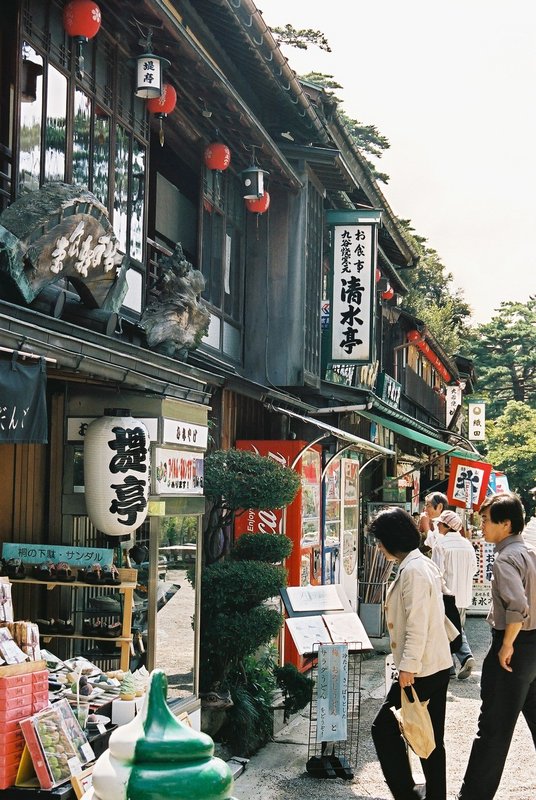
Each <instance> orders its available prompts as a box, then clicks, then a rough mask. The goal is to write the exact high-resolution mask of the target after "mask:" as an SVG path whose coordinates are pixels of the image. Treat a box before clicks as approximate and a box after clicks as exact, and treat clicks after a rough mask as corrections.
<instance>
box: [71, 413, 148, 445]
mask: <svg viewBox="0 0 536 800" xmlns="http://www.w3.org/2000/svg"><path fill="white" fill-rule="evenodd" d="M95 419H100V417H67V441H68V442H83V441H84V437H85V435H86V431H87V428H88V425H89V424H90V423H91V422H93V420H95ZM140 422H142V423H143V425H145V427H146V428H147V431H148V432H149V439H150V440H151V442H157V441H158V419H157V418H156V417H147V418H145V417H141V418H140Z"/></svg>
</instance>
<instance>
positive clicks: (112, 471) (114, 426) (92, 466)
mask: <svg viewBox="0 0 536 800" xmlns="http://www.w3.org/2000/svg"><path fill="white" fill-rule="evenodd" d="M84 484H85V494H86V509H87V514H88V517H89V519H90V520H91V523H92V524H93V525H94V526H95V528H97V530H99V531H102V532H103V533H105V534H106V535H108V536H127V535H129V534H131V533H132V532H133V531H135V530H136V529H137V528H139V527H140V525H141V524H142V522H143V521H144V520H145V517H146V516H147V510H148V506H147V503H148V500H149V488H150V441H149V432H148V430H147V428H146V427H145V425H144V424H143V422H140V420H139V419H134V417H132V416H130V411H128V410H127V409H121V408H118V409H105V411H104V416H103V417H100V418H99V419H96V420H94V421H93V422H91V423H90V424H89V425H88V428H87V431H86V435H85V439H84Z"/></svg>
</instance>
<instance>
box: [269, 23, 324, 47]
mask: <svg viewBox="0 0 536 800" xmlns="http://www.w3.org/2000/svg"><path fill="white" fill-rule="evenodd" d="M271 31H272V34H273V37H274V39H275V40H276V42H277V43H278V44H287V45H288V46H289V47H296V48H298V50H307V48H308V47H309V45H315V46H316V47H319V48H320V50H324V51H325V52H326V53H331V47H330V46H329V42H328V40H327V38H326V37H325V35H324V34H323V33H322V31H315V30H313V29H312V28H295V27H294V26H293V25H289V24H287V25H284V26H283V27H282V28H281V27H279V28H272V29H271Z"/></svg>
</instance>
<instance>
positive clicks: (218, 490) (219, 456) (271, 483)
mask: <svg viewBox="0 0 536 800" xmlns="http://www.w3.org/2000/svg"><path fill="white" fill-rule="evenodd" d="M299 488H300V477H299V475H298V474H297V473H296V472H295V471H294V470H293V469H290V468H289V467H285V466H282V465H281V464H278V463H277V462H276V461H274V460H273V458H270V457H269V456H259V455H257V454H256V453H250V452H249V451H247V450H216V451H215V452H213V453H209V455H207V457H206V458H205V495H206V496H207V497H209V498H210V499H211V500H214V501H219V500H220V498H223V505H224V506H225V507H226V508H228V509H234V510H236V509H239V508H255V509H262V508H270V509H272V508H283V507H284V506H286V505H288V504H289V503H291V502H292V501H293V500H294V498H295V497H296V495H297V493H298V489H299Z"/></svg>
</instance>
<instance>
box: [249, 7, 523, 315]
mask: <svg viewBox="0 0 536 800" xmlns="http://www.w3.org/2000/svg"><path fill="white" fill-rule="evenodd" d="M257 6H258V8H259V9H260V10H261V11H262V13H263V17H264V20H265V22H266V23H267V25H269V26H270V27H276V26H284V25H285V24H286V23H290V24H292V25H293V26H294V27H295V28H313V29H315V30H321V31H322V32H323V33H324V34H325V35H326V37H327V39H328V42H329V44H330V47H331V49H332V52H331V53H325V52H323V51H322V50H320V49H319V48H318V47H315V46H312V47H309V48H308V49H307V50H306V51H302V50H298V49H296V48H289V47H282V50H283V53H284V54H285V56H286V57H287V58H288V60H289V63H290V66H291V67H292V68H293V69H294V70H295V72H296V73H297V74H298V75H303V74H305V73H307V72H310V71H313V70H314V71H317V72H322V73H324V74H329V75H333V76H334V78H335V80H336V81H337V82H338V83H340V84H341V85H342V86H343V87H344V88H343V89H342V90H337V96H338V97H340V98H341V99H342V101H343V103H342V109H343V110H344V111H345V112H346V113H347V114H348V115H349V116H350V117H352V118H353V119H357V120H359V121H360V122H362V123H364V124H367V125H375V126H376V127H377V128H378V129H379V131H380V132H381V133H382V134H383V135H384V136H386V137H387V139H388V140H389V142H390V145H391V146H390V149H389V150H387V151H385V152H384V154H383V155H382V157H381V159H379V160H377V161H376V164H377V168H378V169H379V171H381V172H386V173H387V174H388V175H389V176H390V180H389V183H388V184H383V183H382V184H380V188H381V189H382V191H383V193H384V195H385V197H386V199H387V201H388V203H389V205H390V206H391V208H392V209H393V211H394V213H395V214H396V215H397V216H398V217H400V218H402V219H410V220H411V222H412V225H413V227H414V229H415V232H416V233H417V234H418V235H419V236H423V237H425V238H426V239H427V243H428V247H430V248H433V249H435V250H437V252H438V254H439V256H440V258H441V261H442V263H443V264H444V265H445V267H446V269H447V271H448V272H451V273H452V275H453V281H452V284H451V289H453V290H455V289H458V288H459V289H462V290H463V295H464V297H465V299H466V301H467V302H468V303H469V305H470V306H471V308H472V311H473V316H472V320H473V322H474V323H476V324H479V323H483V322H487V321H488V320H489V319H490V318H491V317H492V316H493V315H494V313H495V309H497V308H498V307H499V304H500V303H501V302H502V301H506V300H514V301H520V302H523V303H525V302H527V300H528V299H529V295H531V294H532V295H534V294H536V276H535V271H536V270H535V266H536V264H535V262H536V248H535V246H534V245H533V238H534V234H535V230H536V225H535V222H536V219H535V211H536V203H535V201H534V198H535V196H536V94H535V93H536V46H535V34H536V0H510V2H509V3H505V2H504V0H500V1H499V0H448V2H439V0H404V2H401V0H382V2H381V3H380V2H378V0H368V1H367V2H365V0H322V1H321V0H257Z"/></svg>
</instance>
